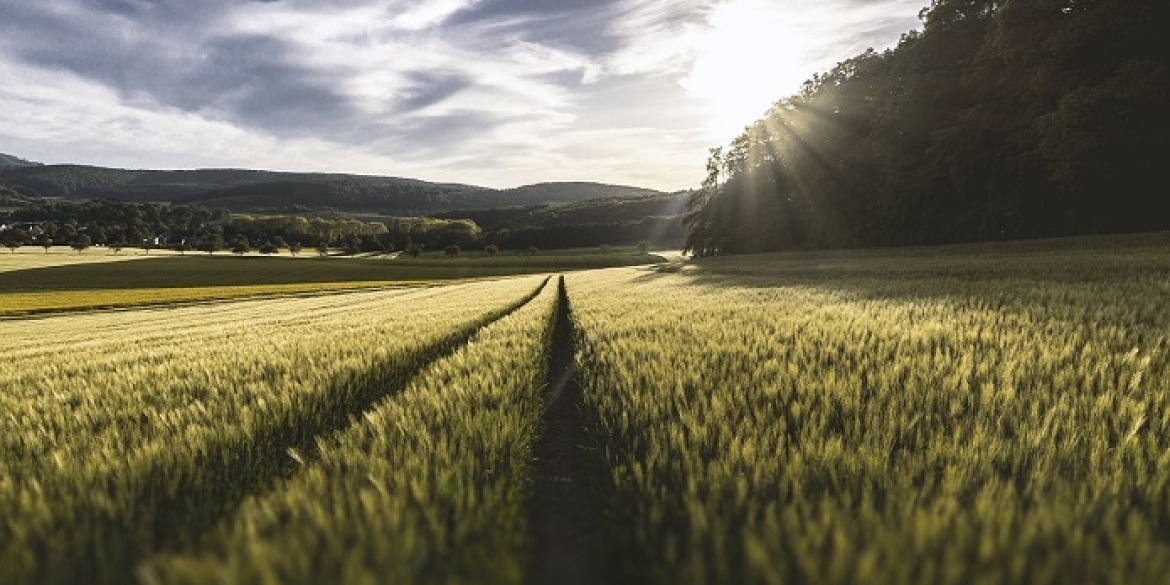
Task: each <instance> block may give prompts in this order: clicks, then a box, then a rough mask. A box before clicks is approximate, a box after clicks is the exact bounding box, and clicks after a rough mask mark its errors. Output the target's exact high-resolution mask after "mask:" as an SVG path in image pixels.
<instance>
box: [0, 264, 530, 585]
mask: <svg viewBox="0 0 1170 585" xmlns="http://www.w3.org/2000/svg"><path fill="white" fill-rule="evenodd" d="M551 283H552V279H551V278H548V279H545V281H544V282H543V283H542V284H541V285H540V286H538V287H536V289H535V290H533V291H532V292H531V293H529V294H527V295H525V296H524V297H523V298H521V299H518V300H517V301H515V302H513V303H512V304H510V305H508V306H505V307H502V308H500V309H498V310H496V311H495V312H492V313H489V314H487V315H485V316H483V317H482V318H481V319H480V320H479V321H477V322H475V323H472V324H471V325H470V326H469V327H467V328H466V329H464V330H462V331H458V332H452V335H450V336H448V337H447V338H445V339H442V340H440V341H438V342H437V343H436V344H434V345H432V346H429V347H423V348H420V350H419V351H418V352H417V355H416V356H415V360H416V361H415V363H413V364H410V365H409V366H407V367H404V368H403V369H402V370H401V371H398V372H395V373H394V375H393V381H392V383H390V384H389V385H383V384H382V383H374V381H373V380H374V379H375V378H374V377H372V378H371V381H370V382H368V383H367V381H365V380H364V379H363V378H362V375H363V373H362V372H353V373H352V374H351V375H349V376H348V377H347V378H345V379H343V380H339V383H343V382H348V383H353V384H358V385H360V386H362V387H363V390H362V391H360V392H356V393H355V397H354V399H353V402H352V403H351V404H348V405H346V408H344V409H342V410H338V411H336V412H331V413H328V415H329V416H328V417H325V418H321V417H318V418H315V419H311V420H287V421H282V422H279V423H273V426H272V427H270V428H263V429H260V430H259V431H258V432H257V435H256V438H255V443H256V445H255V446H254V447H252V449H253V451H252V452H250V453H245V454H236V455H235V456H232V455H233V453H235V452H236V451H237V450H238V447H237V446H235V445H229V444H226V443H225V444H223V445H213V446H209V448H208V452H209V453H210V455H208V456H207V457H206V461H204V462H203V463H201V465H200V467H199V469H200V472H199V473H188V474H180V475H179V476H178V478H177V479H176V480H175V482H176V483H177V485H178V487H177V488H176V489H174V490H173V495H170V496H166V497H163V498H161V503H160V504H159V505H158V507H157V509H155V510H152V514H149V515H132V516H119V517H113V518H108V519H107V521H109V522H110V525H111V527H112V528H111V529H110V530H111V533H114V532H117V533H121V535H122V536H121V537H120V538H107V539H103V540H98V541H94V542H91V543H88V546H87V548H85V549H83V550H79V551H73V553H72V558H73V559H81V560H75V561H74V563H73V565H72V566H61V567H57V568H54V569H52V570H50V571H49V577H48V578H46V579H44V581H48V582H62V583H71V582H77V583H80V582H88V583H101V582H106V583H131V582H134V579H133V576H132V574H133V573H132V572H133V569H134V566H135V565H136V564H137V563H138V561H139V560H140V559H142V558H145V557H146V556H148V555H150V554H154V553H158V552H164V551H172V552H173V551H180V550H184V549H190V548H191V547H194V546H197V543H198V542H199V540H200V538H201V536H202V535H203V534H204V533H205V532H206V531H208V530H211V529H212V528H213V527H214V526H215V525H216V523H217V522H219V521H220V520H222V519H223V518H225V517H227V516H229V515H230V514H232V513H233V512H234V511H235V509H236V508H237V507H238V505H239V504H240V502H242V501H243V500H244V499H245V498H246V497H248V496H250V495H258V494H261V493H263V492H265V491H268V490H271V489H274V488H275V487H276V486H277V485H279V482H280V481H281V480H283V479H285V478H288V477H291V476H292V475H294V474H296V473H298V472H300V471H301V470H302V469H303V467H304V463H302V462H311V461H312V459H313V454H314V451H315V445H316V439H317V438H318V437H322V436H326V435H328V434H330V433H334V432H340V431H343V430H344V429H345V428H346V427H348V426H349V425H351V424H354V421H360V420H362V418H361V416H360V415H361V414H362V413H364V412H366V411H367V410H369V409H371V408H374V407H375V405H376V404H377V403H378V402H380V401H382V400H384V399H386V398H388V397H390V396H392V395H394V394H396V393H398V392H399V391H401V390H402V389H403V388H405V387H406V385H407V384H408V383H409V381H410V380H411V379H412V378H414V377H415V376H416V375H418V374H419V373H421V372H423V371H425V370H426V368H427V367H428V366H429V365H430V364H432V363H434V362H436V361H438V360H441V359H444V358H445V357H447V356H450V355H452V354H453V353H455V352H456V351H458V349H459V348H461V347H464V346H466V345H467V343H468V342H469V341H470V340H471V338H472V337H473V336H474V335H475V334H476V332H478V331H479V330H480V329H482V328H484V327H487V326H489V325H491V324H492V323H495V322H496V321H499V320H501V319H503V318H505V317H507V316H508V315H510V314H512V313H514V312H515V311H518V310H519V309H520V308H522V307H523V306H525V305H527V304H528V303H529V302H531V301H532V300H533V299H535V298H536V297H537V296H539V295H540V293H541V291H543V290H545V288H546V287H548V286H550V285H551ZM375 369H376V368H375ZM380 382H381V381H380ZM290 450H291V451H293V452H296V453H299V454H300V459H297V460H294V459H293V458H292V457H290V456H289V455H288V453H289V452H290ZM154 473H159V474H163V473H174V472H173V471H172V470H166V469H159V470H155V471H154ZM209 477H210V478H216V479H214V480H208V479H207V478H209ZM124 497H126V498H127V499H130V500H133V499H135V498H136V495H133V494H128V495H126V496H124ZM5 582H7V581H6V580H5V579H4V578H2V577H0V583H5Z"/></svg>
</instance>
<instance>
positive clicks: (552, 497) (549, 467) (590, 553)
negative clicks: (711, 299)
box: [527, 277, 613, 585]
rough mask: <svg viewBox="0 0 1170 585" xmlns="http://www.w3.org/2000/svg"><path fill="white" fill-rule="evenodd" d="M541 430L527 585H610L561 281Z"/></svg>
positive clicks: (568, 314) (566, 298)
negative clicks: (587, 460)
mask: <svg viewBox="0 0 1170 585" xmlns="http://www.w3.org/2000/svg"><path fill="white" fill-rule="evenodd" d="M559 289H560V290H559V295H560V296H559V298H558V300H557V315H556V324H555V325H554V328H553V340H552V348H551V352H550V356H549V369H548V384H547V387H546V389H545V403H544V415H543V421H542V422H543V428H542V430H541V436H540V439H539V442H538V443H537V446H536V462H535V464H536V473H535V478H534V479H535V494H534V496H533V499H532V502H531V508H530V516H529V521H530V524H531V526H532V536H533V548H532V557H531V559H530V560H529V567H528V578H527V583H528V585H545V584H549V585H551V584H558V585H577V584H600V583H611V582H613V580H612V579H610V578H609V577H610V576H611V575H609V574H608V572H607V567H606V562H605V561H606V559H605V558H604V556H605V554H604V549H603V548H602V544H603V543H604V542H605V540H604V534H603V529H604V526H603V525H602V523H601V521H600V518H599V516H598V514H596V513H594V512H595V510H594V506H593V505H592V504H593V499H592V498H591V496H590V493H589V489H588V487H589V486H588V484H587V483H586V478H587V474H586V473H585V471H584V468H585V461H584V457H585V452H584V451H583V449H582V443H583V441H584V428H583V421H582V416H581V411H580V405H581V389H580V387H579V386H578V385H577V384H576V381H575V380H574V379H573V323H572V319H571V318H570V308H569V297H568V295H567V293H566V291H565V279H564V277H561V279H560V283H559Z"/></svg>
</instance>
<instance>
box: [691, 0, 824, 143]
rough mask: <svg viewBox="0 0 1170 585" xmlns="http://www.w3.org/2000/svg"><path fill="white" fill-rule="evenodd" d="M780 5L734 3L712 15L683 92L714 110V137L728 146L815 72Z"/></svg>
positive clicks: (804, 40)
mask: <svg viewBox="0 0 1170 585" xmlns="http://www.w3.org/2000/svg"><path fill="white" fill-rule="evenodd" d="M779 4H782V3H780V2H775V1H774V0H732V1H731V2H728V3H726V4H721V5H720V6H718V7H717V8H715V10H714V11H713V12H712V14H711V17H710V19H709V21H708V22H709V25H710V28H709V29H708V30H706V31H705V32H704V33H703V34H702V35H701V37H700V39H699V40H698V43H697V51H698V56H697V58H696V60H695V63H694V68H693V69H692V70H691V72H690V74H689V75H687V76H686V77H685V78H684V79H683V81H682V84H683V87H684V88H686V90H687V91H688V92H690V94H691V95H692V96H694V97H695V98H697V99H699V100H701V101H702V102H704V103H705V105H706V106H707V108H708V109H709V114H708V119H707V128H708V130H709V132H710V135H711V136H710V137H711V138H712V139H713V140H716V141H718V142H719V143H720V144H726V143H727V142H729V141H731V139H733V138H735V137H736V136H738V135H739V134H740V133H741V132H742V131H743V128H744V127H745V126H747V125H748V124H750V123H752V122H754V121H755V120H757V119H759V118H760V117H762V116H763V115H764V112H765V111H767V109H768V107H769V106H770V105H772V104H773V103H774V102H776V101H777V100H779V99H781V98H784V97H787V96H789V95H792V94H794V93H796V92H797V91H798V90H799V89H800V86H801V84H802V83H803V82H804V81H805V80H806V79H807V78H808V77H810V76H811V74H812V73H814V72H815V71H814V70H812V68H811V67H810V65H809V52H810V50H811V47H812V44H811V43H810V39H809V38H808V36H807V35H806V34H805V33H803V32H802V31H801V30H800V28H799V25H798V24H797V20H796V18H795V16H797V15H794V14H790V13H788V14H786V13H785V9H784V8H783V7H780V6H778V5H779Z"/></svg>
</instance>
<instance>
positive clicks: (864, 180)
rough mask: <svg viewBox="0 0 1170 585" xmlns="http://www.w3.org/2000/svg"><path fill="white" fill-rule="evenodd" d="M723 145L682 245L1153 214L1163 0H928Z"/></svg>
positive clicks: (1002, 231)
mask: <svg viewBox="0 0 1170 585" xmlns="http://www.w3.org/2000/svg"><path fill="white" fill-rule="evenodd" d="M920 16H921V18H922V21H923V28H922V30H921V31H914V32H911V33H908V34H906V35H904V36H903V38H902V40H901V42H899V44H898V46H897V47H896V48H895V49H892V50H888V51H885V52H882V53H878V52H874V51H872V50H871V51H868V52H866V53H864V54H862V55H858V56H857V57H854V58H852V59H850V60H848V61H845V62H843V63H840V64H838V66H837V67H835V68H834V69H833V70H831V71H829V72H828V73H825V74H823V75H818V76H815V77H814V78H813V79H812V80H810V81H808V82H806V83H805V85H804V88H803V89H802V91H801V92H800V93H799V94H797V95H794V96H791V97H789V98H787V99H784V100H782V101H780V102H778V103H776V104H775V105H774V106H773V107H772V108H771V109H770V110H769V112H768V113H767V114H766V115H765V117H764V118H763V119H761V120H759V121H757V122H755V123H754V124H752V125H751V126H749V127H748V128H746V129H745V131H744V132H743V133H742V134H741V135H740V136H739V137H738V138H736V139H735V140H734V141H733V142H732V143H731V144H730V145H728V146H727V147H726V148H719V149H713V150H712V154H711V158H710V161H709V163H708V169H707V170H708V173H707V180H706V181H705V183H704V185H703V187H702V189H700V190H698V191H696V193H695V195H694V196H693V197H692V198H691V200H690V201H689V205H688V214H687V216H686V221H687V225H688V227H689V234H688V239H687V247H688V248H689V249H690V250H692V251H694V252H695V253H697V254H699V255H708V254H719V253H743V252H756V251H768V250H779V249H795V248H813V247H846V246H849V247H853V246H884V245H906V244H928V243H948V242H961V241H978V240H993V239H1012V238H1029V237H1045V236H1058V235H1069V234H1087V233H1110V232H1126V231H1146V230H1160V229H1167V228H1170V189H1168V188H1167V186H1166V181H1165V179H1164V177H1163V176H1162V173H1161V172H1160V171H1161V169H1160V166H1162V165H1164V161H1165V160H1166V158H1167V153H1168V152H1170V148H1168V147H1167V146H1166V142H1165V141H1166V140H1167V136H1170V110H1168V108H1167V106H1168V105H1170V32H1168V31H1170V2H1167V1H1165V0H1006V1H1005V0H934V2H933V3H932V4H931V6H930V7H929V8H927V9H924V10H923V11H922V12H921V14H920Z"/></svg>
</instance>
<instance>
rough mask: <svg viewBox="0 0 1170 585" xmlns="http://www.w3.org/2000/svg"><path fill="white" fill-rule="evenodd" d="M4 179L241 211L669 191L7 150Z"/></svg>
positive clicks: (432, 207)
mask: <svg viewBox="0 0 1170 585" xmlns="http://www.w3.org/2000/svg"><path fill="white" fill-rule="evenodd" d="M0 185H6V186H8V187H9V188H11V189H12V190H13V191H15V192H17V193H19V194H20V195H23V196H26V197H49V198H62V199H75V200H79V199H96V198H108V199H119V200H123V201H134V202H156V203H172V204H194V205H202V206H205V207H222V208H226V209H228V210H230V211H233V212H238V213H288V212H305V211H321V210H331V211H342V212H363V213H380V214H388V215H425V214H431V213H435V212H441V211H449V210H453V209H469V210H471V209H489V208H496V207H513V206H532V205H557V204H568V203H578V202H581V201H585V200H589V199H598V198H612V197H618V198H641V197H652V196H660V195H663V194H662V193H660V192H658V191H653V190H650V189H640V188H636V187H625V186H617V185H605V184H600V183H540V184H535V185H527V186H523V187H518V188H515V189H491V188H487V187H479V186H475V185H463V184H456V183H431V182H427V181H421V180H416V179H404V178H397V177H378V176H367V175H347V174H325V173H283V172H271V171H254V170H240V169H200V170H189V171H155V170H127V169H113V168H105V167H92V166H82V165H38V164H37V163H30V162H28V161H24V160H22V159H19V158H16V157H13V156H10V155H4V154H0Z"/></svg>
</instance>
